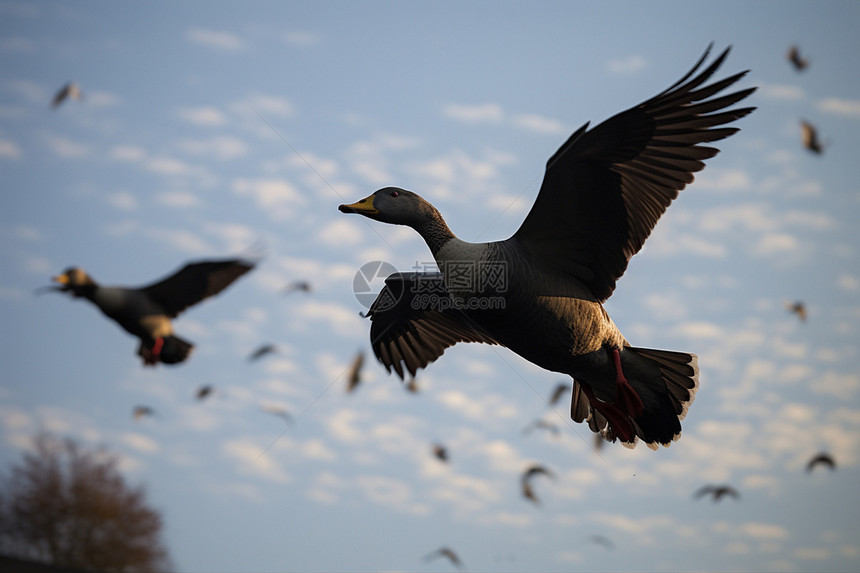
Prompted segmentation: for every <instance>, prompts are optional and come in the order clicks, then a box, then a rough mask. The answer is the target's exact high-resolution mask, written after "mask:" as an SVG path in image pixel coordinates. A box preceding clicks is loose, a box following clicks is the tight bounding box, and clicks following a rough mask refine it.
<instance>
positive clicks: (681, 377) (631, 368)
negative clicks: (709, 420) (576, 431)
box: [570, 346, 699, 450]
mask: <svg viewBox="0 0 860 573" xmlns="http://www.w3.org/2000/svg"><path fill="white" fill-rule="evenodd" d="M621 365H622V370H623V372H624V374H625V376H626V378H627V380H628V381H629V382H630V385H631V386H632V387H633V389H634V390H635V391H636V394H637V395H638V396H639V397H640V398H641V399H642V403H643V406H644V410H643V411H642V413H641V414H639V415H638V416H635V417H634V416H633V415H629V414H628V413H627V412H625V411H624V410H623V409H622V408H620V407H619V404H613V403H610V402H603V401H601V400H600V399H599V398H596V397H594V393H593V392H592V391H591V389H590V387H589V386H588V384H587V383H584V384H582V383H580V382H578V381H576V380H574V382H573V395H572V397H571V411H570V416H571V418H572V419H573V420H574V421H576V422H582V421H585V422H587V424H588V427H589V428H590V429H591V430H592V431H593V432H596V433H599V434H600V435H601V436H602V437H603V439H605V440H607V441H610V442H614V441H615V440H616V439H618V440H620V441H621V444H622V445H623V446H625V447H628V448H633V447H635V446H636V443H637V441H638V440H639V439H641V440H642V441H643V442H644V443H645V444H646V445H647V446H648V447H649V448H651V449H652V450H656V449H657V448H658V446H659V445H663V446H668V445H669V444H671V443H672V442H673V441H676V440H678V438H680V437H681V420H683V419H684V418H685V417H686V415H687V411H688V410H689V408H690V404H692V403H693V400H694V399H695V396H696V391H697V390H698V388H699V367H698V358H697V357H696V355H695V354H688V353H685V352H674V351H668V350H654V349H650V348H636V347H630V346H627V347H625V348H624V349H623V351H622V353H621Z"/></svg>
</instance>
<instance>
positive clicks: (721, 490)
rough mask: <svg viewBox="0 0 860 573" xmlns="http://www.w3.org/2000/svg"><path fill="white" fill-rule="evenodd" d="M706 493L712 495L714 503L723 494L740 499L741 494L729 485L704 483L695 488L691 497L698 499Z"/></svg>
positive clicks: (723, 495)
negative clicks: (697, 488) (704, 484)
mask: <svg viewBox="0 0 860 573" xmlns="http://www.w3.org/2000/svg"><path fill="white" fill-rule="evenodd" d="M706 495H710V496H712V498H713V501H714V503H716V502H718V501H720V500H721V499H722V498H723V497H725V496H730V497H733V498H735V499H740V497H741V494H739V493H738V491H737V490H736V489H735V488H733V487H732V486H729V485H706V486H703V487H701V488H700V489H699V490H697V491H696V493H695V494H693V497H694V498H695V499H699V498H700V497H703V496H706Z"/></svg>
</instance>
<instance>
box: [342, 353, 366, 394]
mask: <svg viewBox="0 0 860 573" xmlns="http://www.w3.org/2000/svg"><path fill="white" fill-rule="evenodd" d="M362 366H364V352H359V353H358V354H356V355H355V358H353V359H352V364H350V365H349V370H348V372H347V375H346V391H347V392H352V391H353V390H355V388H356V387H357V386H358V385H359V383H360V382H361V367H362Z"/></svg>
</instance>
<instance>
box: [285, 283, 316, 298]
mask: <svg viewBox="0 0 860 573" xmlns="http://www.w3.org/2000/svg"><path fill="white" fill-rule="evenodd" d="M294 292H311V283H309V282H307V281H295V282H291V283H290V284H288V285H287V286H285V287H284V288H283V289H282V290H281V294H284V295H287V294H292V293H294Z"/></svg>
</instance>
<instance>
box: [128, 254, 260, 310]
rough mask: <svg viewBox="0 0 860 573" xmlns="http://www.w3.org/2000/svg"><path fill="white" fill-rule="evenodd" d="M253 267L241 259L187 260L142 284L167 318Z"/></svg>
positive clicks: (218, 289) (213, 293)
mask: <svg viewBox="0 0 860 573" xmlns="http://www.w3.org/2000/svg"><path fill="white" fill-rule="evenodd" d="M252 268H254V265H253V263H250V262H247V261H243V260H241V259H228V260H222V261H200V262H196V263H189V264H187V265H185V266H184V267H182V268H181V269H180V270H179V271H177V272H176V273H174V274H173V275H171V276H169V277H167V278H165V279H162V280H161V281H159V282H157V283H155V284H152V285H149V286H147V287H144V288H143V289H142V290H144V291H146V292H147V294H148V295H149V297H150V298H151V299H153V300H155V301H157V302H158V303H159V304H161V305H162V306H163V307H164V310H165V312H166V313H167V315H168V316H169V317H170V318H174V317H176V316H177V315H178V314H179V313H180V312H182V311H183V310H185V309H186V308H188V307H189V306H191V305H193V304H197V303H198V302H200V301H201V300H203V299H205V298H207V297H210V296H213V295H216V294H218V293H219V292H221V291H222V290H224V289H225V288H227V287H228V286H229V285H230V283H232V282H233V281H234V280H236V279H237V278H239V277H240V276H242V275H243V274H245V273H247V272H248V271H250V270H251V269H252Z"/></svg>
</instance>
